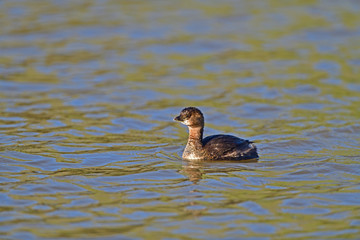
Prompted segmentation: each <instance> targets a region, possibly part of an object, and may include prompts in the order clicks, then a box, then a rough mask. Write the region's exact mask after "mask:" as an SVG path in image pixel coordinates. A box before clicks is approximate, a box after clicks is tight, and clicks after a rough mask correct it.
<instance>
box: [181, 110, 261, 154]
mask: <svg viewBox="0 0 360 240" xmlns="http://www.w3.org/2000/svg"><path fill="white" fill-rule="evenodd" d="M174 120H175V121H178V122H180V123H182V124H184V125H186V126H187V127H188V129H189V138H188V142H187V144H186V147H185V150H184V152H183V154H182V157H183V159H185V160H244V159H253V158H258V157H259V156H258V153H257V149H256V146H255V144H254V143H253V142H251V141H249V140H245V139H242V138H238V137H235V136H232V135H224V134H218V135H212V136H208V137H206V138H204V139H203V132H204V124H205V121H204V115H203V114H202V112H201V111H200V110H199V109H198V108H196V107H186V108H184V109H183V110H182V111H181V112H180V114H179V116H177V117H175V118H174Z"/></svg>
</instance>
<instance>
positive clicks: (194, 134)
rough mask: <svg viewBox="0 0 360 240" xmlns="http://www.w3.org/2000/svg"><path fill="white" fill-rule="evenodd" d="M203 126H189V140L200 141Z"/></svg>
mask: <svg viewBox="0 0 360 240" xmlns="http://www.w3.org/2000/svg"><path fill="white" fill-rule="evenodd" d="M203 132H204V127H189V139H188V140H189V142H200V143H201V141H202V139H203Z"/></svg>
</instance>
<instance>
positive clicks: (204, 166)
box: [181, 159, 258, 184]
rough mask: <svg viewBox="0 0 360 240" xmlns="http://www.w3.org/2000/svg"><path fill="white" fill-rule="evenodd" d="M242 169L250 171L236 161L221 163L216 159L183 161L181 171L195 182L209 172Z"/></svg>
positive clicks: (226, 171) (250, 160)
mask: <svg viewBox="0 0 360 240" xmlns="http://www.w3.org/2000/svg"><path fill="white" fill-rule="evenodd" d="M257 161H258V160H257V159H249V160H245V161H241V163H256V162H257ZM243 170H247V171H251V170H252V169H251V168H247V167H244V166H239V162H238V161H222V162H221V164H220V163H219V162H216V161H206V162H204V161H200V162H199V161H197V162H193V161H184V164H183V167H182V171H181V172H183V173H185V174H186V175H187V176H188V177H189V180H190V181H192V182H193V183H195V184H196V183H198V182H199V181H200V180H201V179H203V176H205V175H206V174H209V173H231V172H234V171H236V172H238V171H243Z"/></svg>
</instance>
